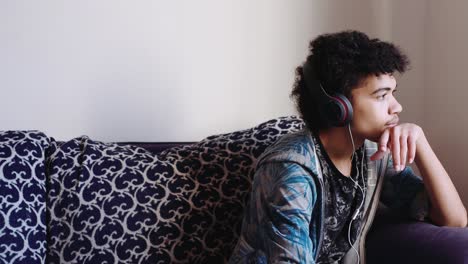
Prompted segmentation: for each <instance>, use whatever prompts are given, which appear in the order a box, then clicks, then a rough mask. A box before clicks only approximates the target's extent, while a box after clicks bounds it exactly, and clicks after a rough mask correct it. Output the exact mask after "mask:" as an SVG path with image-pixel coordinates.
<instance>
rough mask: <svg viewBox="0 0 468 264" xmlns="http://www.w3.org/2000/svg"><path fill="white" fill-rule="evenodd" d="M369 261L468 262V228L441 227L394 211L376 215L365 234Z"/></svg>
mask: <svg viewBox="0 0 468 264" xmlns="http://www.w3.org/2000/svg"><path fill="white" fill-rule="evenodd" d="M366 253H367V254H366V255H367V261H368V263H370V264H372V263H379V264H385V263H428V264H431V263H452V264H458V263H460V264H461V263H468V228H459V227H440V226H436V225H433V224H431V223H428V222H418V221H411V220H408V219H403V218H402V217H400V216H398V215H394V214H389V213H388V212H387V213H385V214H381V215H379V216H376V219H375V221H374V224H373V226H372V229H371V230H370V232H369V234H368V235H367V241H366Z"/></svg>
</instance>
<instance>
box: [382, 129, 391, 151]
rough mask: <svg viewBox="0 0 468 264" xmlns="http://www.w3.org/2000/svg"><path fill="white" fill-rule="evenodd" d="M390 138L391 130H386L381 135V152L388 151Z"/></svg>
mask: <svg viewBox="0 0 468 264" xmlns="http://www.w3.org/2000/svg"><path fill="white" fill-rule="evenodd" d="M389 138H390V130H389V129H385V131H384V132H383V133H382V135H380V140H379V150H380V151H383V152H385V151H387V144H388V139H389Z"/></svg>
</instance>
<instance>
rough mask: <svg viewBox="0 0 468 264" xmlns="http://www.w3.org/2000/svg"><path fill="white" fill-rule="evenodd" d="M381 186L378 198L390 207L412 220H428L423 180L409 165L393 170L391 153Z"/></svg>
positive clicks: (427, 200) (427, 206) (427, 201)
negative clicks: (402, 168) (399, 169)
mask: <svg viewBox="0 0 468 264" xmlns="http://www.w3.org/2000/svg"><path fill="white" fill-rule="evenodd" d="M382 188H383V189H382V195H381V197H380V200H381V202H382V203H383V204H385V205H386V206H388V207H389V208H390V209H392V210H397V211H399V212H400V213H401V214H403V215H406V216H408V217H410V218H412V219H414V220H418V221H427V220H428V216H429V209H430V206H431V204H430V200H429V196H428V195H427V191H426V188H425V187H424V182H423V180H422V179H421V177H420V176H418V175H416V174H415V173H414V171H413V170H412V169H411V167H410V166H406V167H405V169H404V170H402V171H400V172H398V171H395V169H394V167H393V159H392V156H391V154H390V155H389V159H388V163H387V170H386V174H385V176H384V183H383V187H382Z"/></svg>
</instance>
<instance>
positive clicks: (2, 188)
mask: <svg viewBox="0 0 468 264" xmlns="http://www.w3.org/2000/svg"><path fill="white" fill-rule="evenodd" d="M49 146H50V140H49V138H48V137H46V136H45V135H44V134H43V133H41V132H38V131H4V132H0V263H1V264H6V263H11V264H13V263H15V264H17V263H28V264H35V263H45V256H46V248H47V244H46V205H45V199H46V197H45V194H46V184H45V178H46V177H45V155H46V152H47V150H48V147H49Z"/></svg>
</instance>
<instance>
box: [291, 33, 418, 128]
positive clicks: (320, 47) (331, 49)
mask: <svg viewBox="0 0 468 264" xmlns="http://www.w3.org/2000/svg"><path fill="white" fill-rule="evenodd" d="M305 63H313V68H314V69H316V70H315V71H316V72H315V77H314V78H317V79H318V81H319V82H320V83H321V84H322V86H323V87H324V89H325V90H326V91H327V93H329V94H336V93H341V94H343V95H345V96H346V97H347V98H350V96H351V90H352V89H355V88H357V87H359V85H361V84H362V81H364V80H365V79H366V78H367V77H368V76H370V75H372V74H374V75H375V76H380V75H381V74H393V73H394V72H396V71H398V72H399V73H403V72H405V71H406V70H407V68H408V67H409V60H408V57H407V56H406V55H405V54H404V53H403V52H402V51H401V50H400V48H398V47H397V46H395V45H394V44H392V43H388V42H383V41H381V40H379V39H370V38H369V37H368V36H367V35H366V34H364V33H362V32H359V31H350V30H348V31H342V32H338V33H333V34H324V35H320V36H318V37H317V38H315V39H314V40H312V41H311V42H310V45H309V55H308V56H307V60H306V62H305ZM303 65H304V64H302V66H299V67H297V68H296V78H295V82H294V86H293V90H292V92H291V98H292V99H293V100H294V102H295V105H296V108H297V110H298V112H299V114H300V116H301V117H302V119H304V122H305V123H306V125H307V127H308V128H309V129H310V130H312V131H318V130H321V129H326V128H329V127H330V126H331V125H329V124H328V123H326V122H325V121H323V119H322V118H320V116H319V109H318V103H317V102H316V101H314V98H312V96H313V95H312V94H311V93H309V92H307V88H306V85H305V81H304V76H303Z"/></svg>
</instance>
